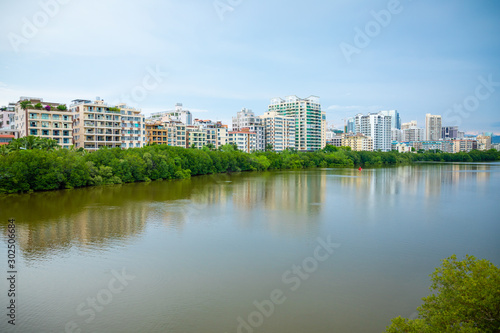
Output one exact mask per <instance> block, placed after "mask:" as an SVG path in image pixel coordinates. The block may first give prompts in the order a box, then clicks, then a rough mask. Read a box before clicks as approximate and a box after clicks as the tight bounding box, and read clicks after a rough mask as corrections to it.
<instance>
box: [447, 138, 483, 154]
mask: <svg viewBox="0 0 500 333" xmlns="http://www.w3.org/2000/svg"><path fill="white" fill-rule="evenodd" d="M452 142H453V152H454V153H460V152H466V153H468V152H470V151H471V150H474V149H477V141H476V140H453V141H452Z"/></svg>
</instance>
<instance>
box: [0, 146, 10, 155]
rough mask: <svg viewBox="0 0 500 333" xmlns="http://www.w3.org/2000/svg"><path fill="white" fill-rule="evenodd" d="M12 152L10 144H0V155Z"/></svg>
mask: <svg viewBox="0 0 500 333" xmlns="http://www.w3.org/2000/svg"><path fill="white" fill-rule="evenodd" d="M9 152H10V147H9V145H1V146H0V155H2V156H5V155H7V154H8V153H9Z"/></svg>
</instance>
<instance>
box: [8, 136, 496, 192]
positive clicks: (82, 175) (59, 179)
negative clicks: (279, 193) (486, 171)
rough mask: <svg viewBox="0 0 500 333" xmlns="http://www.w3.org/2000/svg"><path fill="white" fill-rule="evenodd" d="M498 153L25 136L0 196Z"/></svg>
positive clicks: (11, 154)
mask: <svg viewBox="0 0 500 333" xmlns="http://www.w3.org/2000/svg"><path fill="white" fill-rule="evenodd" d="M498 160H500V152H498V151H496V150H489V151H486V152H480V151H472V152H470V153H458V154H447V153H429V152H428V153H422V154H412V153H398V152H397V151H392V152H355V151H351V150H350V148H349V147H333V146H326V147H325V148H324V149H322V150H319V151H316V152H297V151H294V150H286V151H284V152H279V153H278V152H274V151H270V150H268V151H264V152H253V153H245V152H242V151H240V150H238V149H236V147H235V146H233V145H230V144H227V145H224V146H221V147H219V149H215V148H214V147H212V146H211V147H207V146H205V147H203V149H186V148H181V147H172V146H167V145H156V144H153V145H150V146H145V147H143V148H131V149H126V150H124V149H120V148H103V149H99V150H97V151H94V152H88V151H86V150H84V149H78V150H75V149H58V148H57V144H55V143H54V142H52V141H50V140H46V139H39V138H35V137H25V138H21V139H17V140H13V141H12V142H11V143H10V144H8V145H3V146H0V193H17V192H31V191H46V190H57V189H67V188H77V187H85V186H97V185H106V184H121V183H132V182H146V181H153V180H161V179H183V178H189V177H191V176H197V175H206V174H213V173H226V172H240V171H264V170H285V169H303V168H316V167H321V168H327V167H328V168H332V167H347V168H350V167H358V166H361V167H379V166H389V165H401V164H409V163H413V162H417V161H445V162H481V161H498Z"/></svg>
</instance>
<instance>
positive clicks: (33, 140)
mask: <svg viewBox="0 0 500 333" xmlns="http://www.w3.org/2000/svg"><path fill="white" fill-rule="evenodd" d="M19 141H20V143H21V147H20V149H21V148H24V149H35V148H38V147H39V146H40V139H39V138H37V137H36V136H33V135H30V136H25V137H23V138H20V139H19Z"/></svg>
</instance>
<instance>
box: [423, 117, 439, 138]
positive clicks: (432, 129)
mask: <svg viewBox="0 0 500 333" xmlns="http://www.w3.org/2000/svg"><path fill="white" fill-rule="evenodd" d="M425 139H426V140H427V141H438V140H439V139H441V116H437V115H431V114H430V113H427V114H426V115H425Z"/></svg>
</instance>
